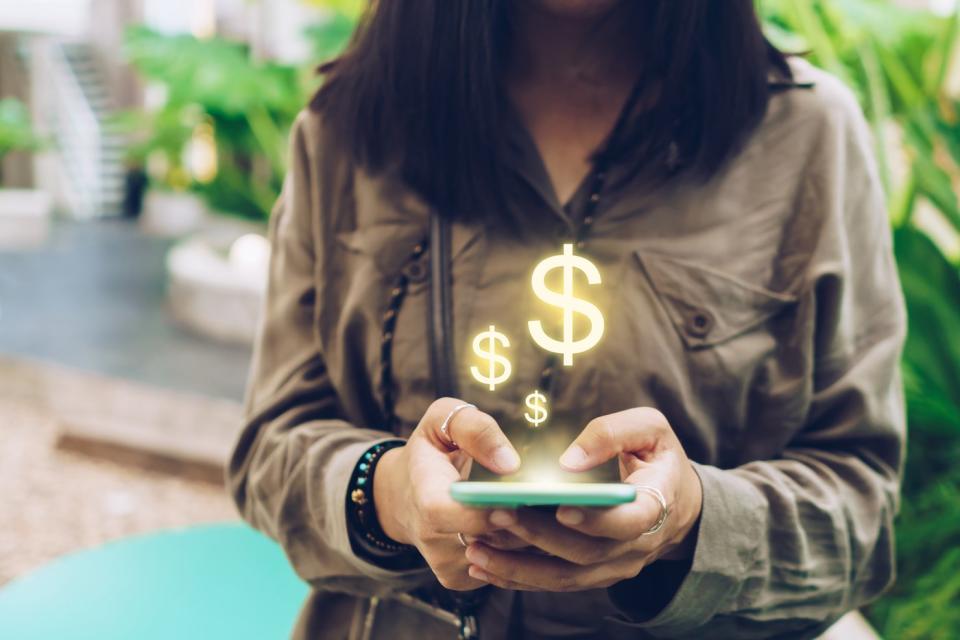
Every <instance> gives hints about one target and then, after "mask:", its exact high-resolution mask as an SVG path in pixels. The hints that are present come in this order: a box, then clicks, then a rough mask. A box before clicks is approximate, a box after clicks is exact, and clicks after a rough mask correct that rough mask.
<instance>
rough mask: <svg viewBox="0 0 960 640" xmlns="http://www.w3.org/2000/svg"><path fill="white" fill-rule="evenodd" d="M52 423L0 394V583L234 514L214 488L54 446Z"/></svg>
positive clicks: (28, 405) (30, 405) (29, 406)
mask: <svg viewBox="0 0 960 640" xmlns="http://www.w3.org/2000/svg"><path fill="white" fill-rule="evenodd" d="M56 426H57V425H56V419H55V418H54V416H52V415H51V414H50V413H48V412H47V411H45V410H44V409H42V408H40V407H38V406H36V405H34V404H33V403H30V402H26V401H22V400H10V399H5V398H2V397H0V439H2V444H0V490H2V493H3V496H2V499H0V523H2V526H0V584H3V583H4V582H6V581H9V580H10V579H12V578H14V577H16V576H18V575H21V574H23V573H24V572H26V571H29V570H30V569H33V568H35V567H38V566H40V565H42V564H44V563H46V562H48V561H49V560H52V559H53V558H56V557H57V556H59V555H62V554H64V553H68V552H71V551H76V550H79V549H83V548H88V547H93V546H97V545H99V544H102V543H104V542H106V541H108V540H113V539H116V538H121V537H124V536H128V535H133V534H137V533H143V532H147V531H154V530H157V529H166V528H171V527H180V526H185V525H189V524H197V523H203V522H218V521H224V520H234V519H236V518H237V516H236V512H235V510H234V508H233V505H232V503H231V502H230V500H229V498H228V497H227V495H226V493H225V492H224V491H223V489H222V488H221V487H219V486H217V485H213V484H207V483H202V482H189V481H186V480H182V479H179V478H177V477H173V476H169V475H165V474H162V473H155V472H150V471H143V470H139V469H131V468H128V467H124V466H119V465H116V464H113V463H111V462H107V461H103V460H97V459H93V458H89V457H87V456H83V455H79V454H73V453H69V452H65V451H60V450H58V449H57V448H55V447H54V442H55V438H56Z"/></svg>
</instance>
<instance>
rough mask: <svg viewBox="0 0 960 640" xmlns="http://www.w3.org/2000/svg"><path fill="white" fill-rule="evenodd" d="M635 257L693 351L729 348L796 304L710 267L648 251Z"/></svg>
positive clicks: (792, 297)
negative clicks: (723, 345)
mask: <svg viewBox="0 0 960 640" xmlns="http://www.w3.org/2000/svg"><path fill="white" fill-rule="evenodd" d="M634 256H635V258H636V260H637V262H638V263H639V265H640V268H641V270H642V272H643V274H644V275H645V276H646V278H647V280H648V282H649V283H650V286H651V287H652V289H653V290H654V291H655V292H656V296H657V298H658V299H659V301H660V303H661V304H662V305H663V309H664V311H665V312H666V314H667V316H669V318H670V321H671V322H672V323H673V326H674V328H675V329H676V331H677V333H678V334H679V336H680V338H681V339H682V340H683V343H684V344H685V345H686V347H687V348H689V349H701V348H706V347H712V346H717V345H720V344H722V343H725V342H727V341H729V340H731V339H733V338H735V337H737V336H739V335H741V334H744V333H747V332H749V331H750V330H751V329H754V328H756V327H758V326H759V325H761V324H763V323H764V322H765V321H766V320H768V319H770V318H772V317H773V316H775V315H777V314H778V313H780V312H781V311H782V310H783V309H784V308H785V307H786V306H788V305H790V304H792V303H794V302H796V300H797V298H796V296H795V295H793V294H790V293H781V292H776V291H770V290H767V289H765V288H762V287H760V286H758V285H755V284H752V283H749V282H745V281H743V280H741V279H739V278H737V277H734V276H732V275H728V274H725V273H722V272H720V271H717V270H715V269H713V268H711V267H708V266H704V265H699V264H695V263H691V262H686V261H683V260H679V259H676V258H672V257H668V256H664V255H660V254H656V253H651V252H645V251H636V252H634Z"/></svg>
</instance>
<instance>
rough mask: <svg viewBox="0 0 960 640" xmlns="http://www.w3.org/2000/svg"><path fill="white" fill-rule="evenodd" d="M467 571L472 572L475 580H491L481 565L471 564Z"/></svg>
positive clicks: (471, 574) (471, 575)
mask: <svg viewBox="0 0 960 640" xmlns="http://www.w3.org/2000/svg"><path fill="white" fill-rule="evenodd" d="M467 573H468V574H470V577H471V578H473V579H474V580H483V581H484V582H490V581H489V580H488V579H487V574H486V573H484V572H483V571H482V570H481V569H480V568H479V567H475V566H473V565H470V566H469V567H468V568H467Z"/></svg>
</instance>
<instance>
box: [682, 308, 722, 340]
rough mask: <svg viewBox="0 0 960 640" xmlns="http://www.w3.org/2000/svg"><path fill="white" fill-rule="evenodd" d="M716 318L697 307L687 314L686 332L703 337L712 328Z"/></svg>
mask: <svg viewBox="0 0 960 640" xmlns="http://www.w3.org/2000/svg"><path fill="white" fill-rule="evenodd" d="M714 324H716V320H715V319H714V317H713V314H712V313H710V312H709V311H707V310H706V309H699V310H697V311H694V312H693V313H692V314H690V315H689V316H687V320H686V328H687V332H688V333H690V334H691V335H693V336H696V337H698V338H703V337H705V336H706V335H707V334H708V333H710V331H711V330H712V329H713V326H714Z"/></svg>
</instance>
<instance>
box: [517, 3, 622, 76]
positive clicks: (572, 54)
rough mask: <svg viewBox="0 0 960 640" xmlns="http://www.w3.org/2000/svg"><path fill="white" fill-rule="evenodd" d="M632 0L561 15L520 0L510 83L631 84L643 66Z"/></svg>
mask: <svg viewBox="0 0 960 640" xmlns="http://www.w3.org/2000/svg"><path fill="white" fill-rule="evenodd" d="M633 4H634V3H632V2H629V1H628V2H621V3H619V4H617V5H615V6H614V7H613V8H611V9H610V11H608V12H607V13H604V14H602V15H597V16H592V17H590V18H584V17H570V16H564V15H559V14H556V13H553V12H550V11H547V10H545V9H543V8H541V7H538V6H536V4H535V3H533V2H515V3H514V7H515V9H514V16H513V24H514V28H513V40H512V43H511V64H510V74H509V75H510V81H511V83H522V84H527V85H531V84H533V85H537V84H551V85H554V86H556V87H557V88H563V89H565V90H570V89H572V90H576V88H578V87H582V88H587V87H591V86H597V85H607V86H609V85H619V84H625V83H626V84H630V85H632V84H633V83H634V82H635V81H636V78H637V75H638V73H639V68H640V62H639V61H640V55H639V37H638V36H637V34H636V30H635V29H634V28H631V27H632V25H635V24H636V19H637V18H636V16H635V13H636V12H635V11H634V10H633V7H632V5H633Z"/></svg>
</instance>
